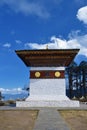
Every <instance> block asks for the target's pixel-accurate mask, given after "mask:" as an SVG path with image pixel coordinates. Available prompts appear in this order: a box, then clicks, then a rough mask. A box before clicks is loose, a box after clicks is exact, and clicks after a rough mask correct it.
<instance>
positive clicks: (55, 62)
mask: <svg viewBox="0 0 87 130" xmlns="http://www.w3.org/2000/svg"><path fill="white" fill-rule="evenodd" d="M78 51H79V49H41V50H16V51H15V52H16V54H17V55H18V57H19V58H20V59H21V60H22V61H23V62H24V64H25V65H26V66H27V67H30V85H29V86H30V95H29V97H28V98H27V99H26V100H25V101H17V102H16V106H17V107H79V102H78V101H71V100H70V99H69V98H68V97H67V96H66V84H65V67H68V66H69V65H70V63H71V62H72V61H73V60H74V58H75V56H76V54H77V53H78Z"/></svg>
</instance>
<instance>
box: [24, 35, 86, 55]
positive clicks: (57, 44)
mask: <svg viewBox="0 0 87 130" xmlns="http://www.w3.org/2000/svg"><path fill="white" fill-rule="evenodd" d="M75 34H76V33H75ZM69 36H70V34H69ZM47 45H48V49H80V52H79V53H80V54H82V55H85V56H87V34H86V35H82V36H79V35H75V36H74V34H73V37H70V38H69V40H65V39H61V38H58V37H55V36H52V37H51V39H50V42H49V43H45V44H39V43H26V44H25V47H26V48H27V49H28V48H29V49H46V46H47Z"/></svg>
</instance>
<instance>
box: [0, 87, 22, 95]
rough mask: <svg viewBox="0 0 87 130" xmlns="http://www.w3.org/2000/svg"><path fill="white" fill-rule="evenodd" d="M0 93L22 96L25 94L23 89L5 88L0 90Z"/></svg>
mask: <svg viewBox="0 0 87 130" xmlns="http://www.w3.org/2000/svg"><path fill="white" fill-rule="evenodd" d="M0 91H1V92H2V93H3V94H10V93H11V94H20V93H23V92H25V91H24V90H22V88H20V87H19V88H13V89H5V88H0Z"/></svg>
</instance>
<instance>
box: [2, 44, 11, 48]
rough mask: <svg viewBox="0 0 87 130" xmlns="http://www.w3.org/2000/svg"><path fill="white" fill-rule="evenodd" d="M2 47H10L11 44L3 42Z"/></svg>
mask: <svg viewBox="0 0 87 130" xmlns="http://www.w3.org/2000/svg"><path fill="white" fill-rule="evenodd" d="M3 47H5V48H10V47H11V44H10V43H5V44H3Z"/></svg>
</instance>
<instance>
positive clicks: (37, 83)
mask: <svg viewBox="0 0 87 130" xmlns="http://www.w3.org/2000/svg"><path fill="white" fill-rule="evenodd" d="M31 95H65V79H31V80H30V96H31Z"/></svg>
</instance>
